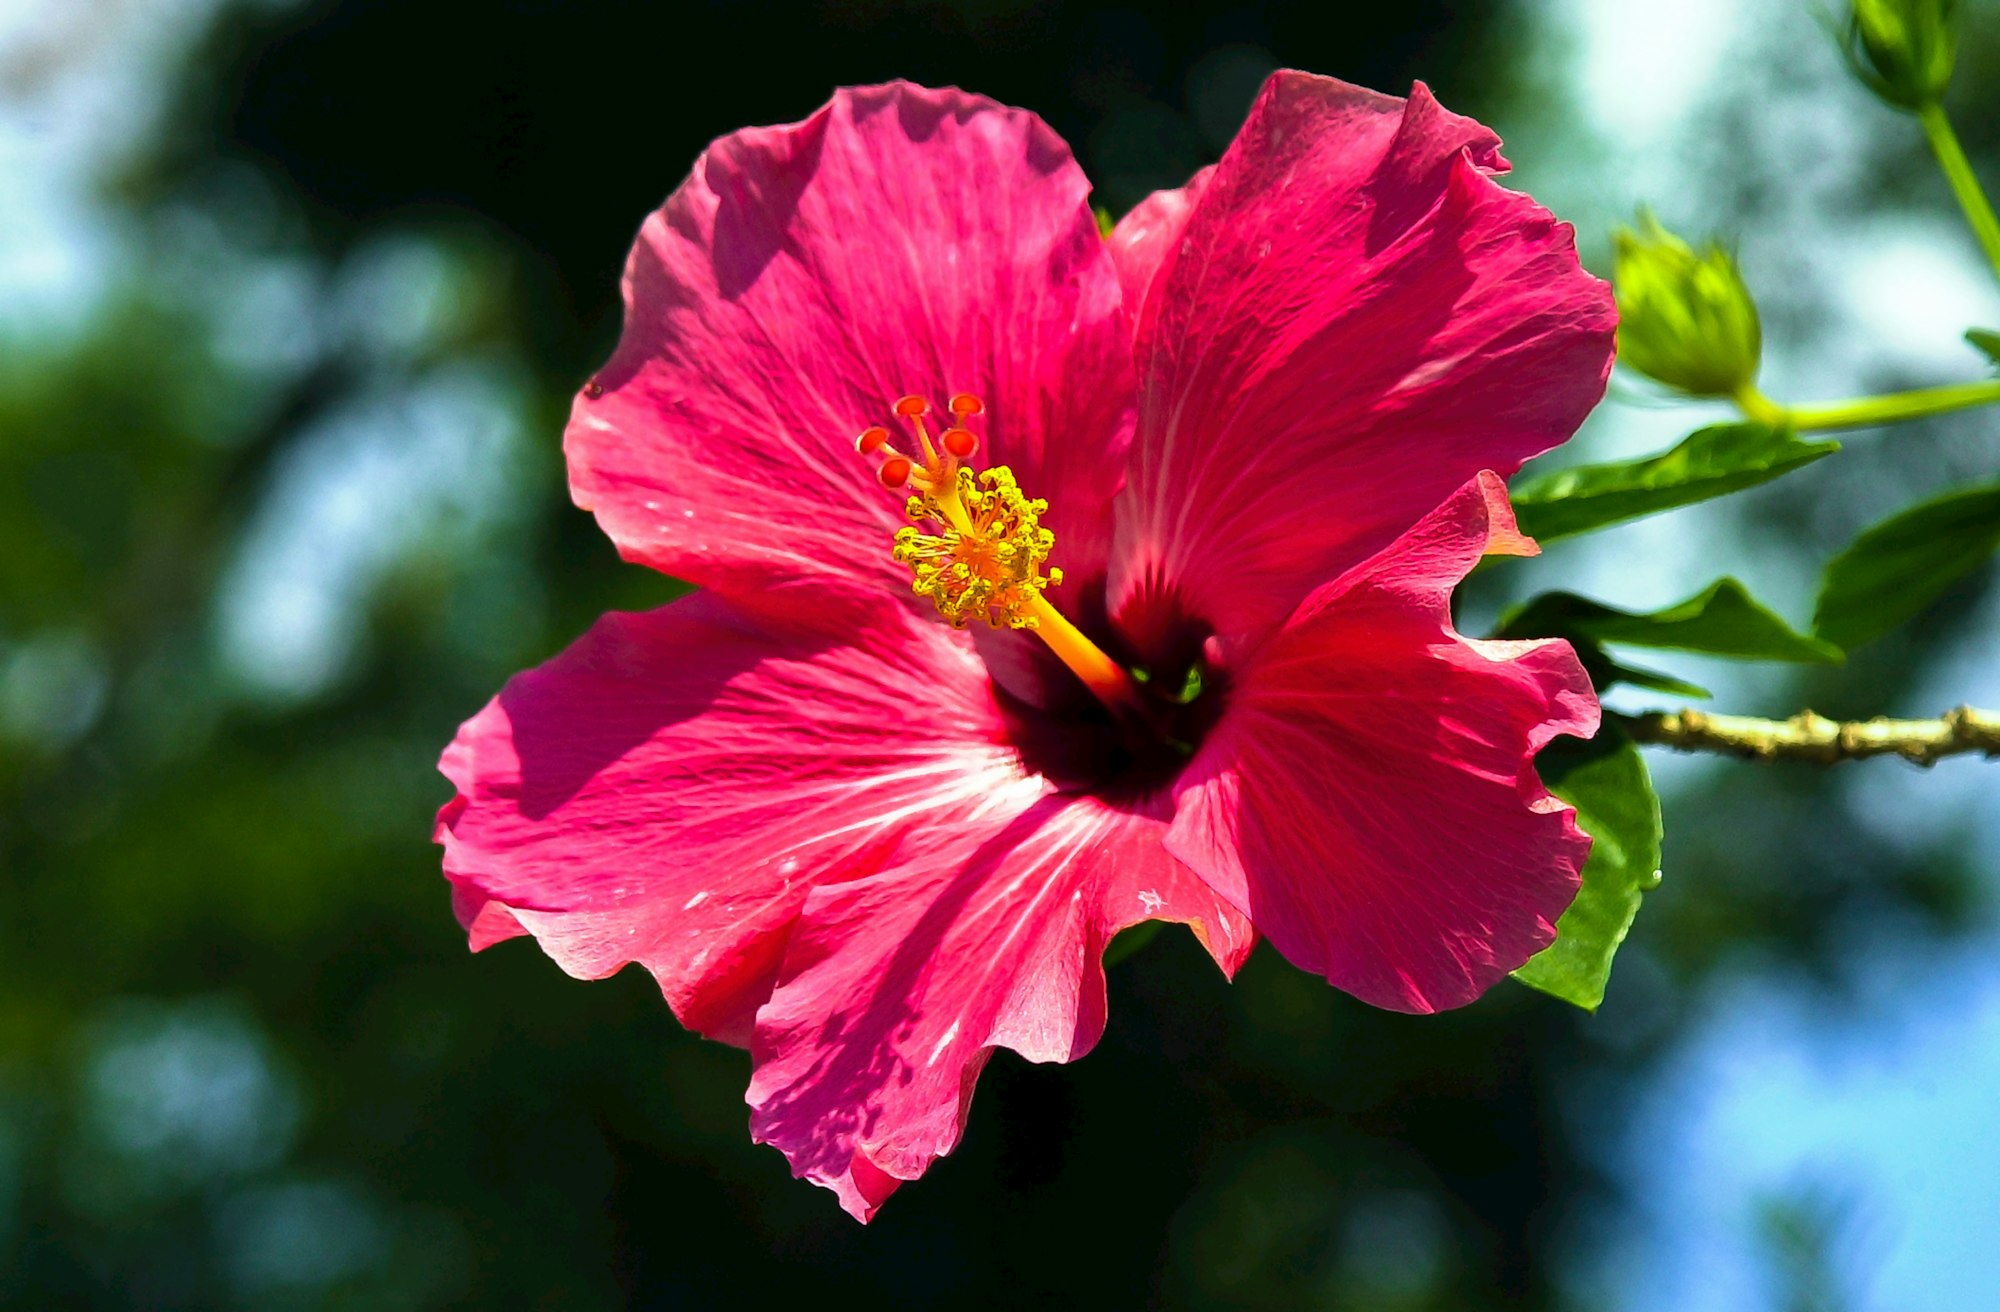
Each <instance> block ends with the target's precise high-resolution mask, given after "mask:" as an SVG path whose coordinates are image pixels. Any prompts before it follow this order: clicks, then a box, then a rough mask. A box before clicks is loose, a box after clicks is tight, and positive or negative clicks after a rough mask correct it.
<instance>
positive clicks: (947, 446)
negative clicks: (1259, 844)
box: [855, 395, 1148, 720]
mask: <svg viewBox="0 0 2000 1312" xmlns="http://www.w3.org/2000/svg"><path fill="white" fill-rule="evenodd" d="M895 408H896V413H897V414H898V415H900V416H902V417H903V418H904V419H906V420H908V421H909V422H910V424H911V426H912V427H913V428H914V429H915V431H916V436H917V451H916V452H915V453H913V454H911V455H904V454H903V453H902V452H900V451H898V450H896V449H895V448H894V447H893V446H891V445H889V431H888V430H887V429H886V428H870V429H868V430H867V431H866V432H864V433H862V434H861V436H860V438H859V439H858V440H857V441H856V443H855V447H856V449H857V450H859V451H860V452H861V453H862V454H863V455H866V456H875V455H880V456H882V457H884V458H883V461H882V464H881V467H880V468H879V470H878V471H877V476H878V477H879V478H880V479H881V481H882V484H883V486H885V487H888V488H893V489H900V488H904V487H907V488H909V489H910V493H911V495H910V499H909V502H908V504H907V505H906V507H905V512H906V513H907V514H908V515H909V517H910V520H911V523H910V525H909V526H908V527H906V528H903V529H900V530H898V531H897V533H896V545H895V549H894V553H893V554H894V556H895V558H896V559H897V560H898V561H901V562H902V563H903V564H906V565H908V566H909V567H910V571H911V574H912V576H913V577H912V580H911V583H910V587H911V589H912V590H913V591H915V592H916V594H917V595H918V596H920V597H926V598H928V599H929V600H930V601H931V603H932V604H933V605H935V606H936V607H937V608H938V613H939V614H940V615H942V616H944V618H945V619H946V620H948V621H950V622H951V624H952V625H954V626H955V627H959V628H963V627H964V626H965V625H966V624H968V623H970V622H972V621H973V620H983V621H984V622H985V623H986V624H988V625H990V626H991V627H993V628H996V629H998V628H1010V629H1028V630H1031V631H1033V632H1034V633H1035V634H1036V635H1037V636H1039V637H1040V638H1041V639H1042V641H1043V642H1045V643H1047V644H1048V647H1049V650H1050V651H1052V652H1054V653H1055V654H1056V656H1057V657H1058V658H1059V659H1060V660H1061V661H1062V663H1063V664H1064V665H1066V666H1068V667H1069V668H1070V670H1071V671H1073V672H1074V673H1075V674H1076V677H1077V678H1079V679H1082V680H1083V682H1084V685H1085V686H1086V687H1088V688H1089V689H1090V690H1091V692H1092V693H1094V694H1096V696H1097V698H1098V700H1100V701H1102V702H1103V703H1104V704H1105V705H1106V706H1108V707H1110V708H1111V710H1113V711H1114V712H1116V713H1118V714H1119V715H1121V716H1126V717H1136V718H1138V719H1140V720H1144V719H1146V718H1147V717H1148V713H1147V709H1146V704H1145V702H1144V701H1143V699H1142V698H1141V697H1140V695H1139V688H1138V685H1137V684H1136V683H1134V682H1133V679H1132V676H1131V675H1130V674H1128V673H1127V672H1126V671H1125V669H1124V667H1123V666H1121V665H1119V664H1118V662H1116V661H1114V660H1112V659H1111V658H1110V657H1109V656H1107V655H1105V654H1104V652H1103V650H1102V649H1101V648H1099V647H1098V646H1097V644H1096V643H1094V642H1092V641H1091V640H1090V639H1089V638H1087V637H1085V636H1084V635H1083V632H1082V631H1081V630H1079V629H1078V628H1077V627H1076V625H1074V624H1072V623H1070V621H1069V619H1068V617H1067V616H1065V615H1064V614H1063V613H1062V612H1061V611H1059V610H1057V609H1056V608H1055V606H1053V605H1052V604H1051V603H1050V602H1049V600H1048V598H1047V597H1045V596H1043V595H1042V593H1043V590H1044V589H1046V588H1050V587H1054V586H1056V585H1058V584H1060V583H1061V582H1062V577H1063V576H1062V570H1060V569H1058V568H1054V567H1051V568H1049V569H1048V570H1047V571H1046V572H1044V569H1043V566H1044V564H1045V563H1046V562H1047V560H1048V557H1049V552H1050V550H1051V549H1052V548H1053V547H1054V546H1055V534H1053V533H1051V532H1050V531H1049V530H1048V529H1045V528H1043V527H1042V526H1041V517H1042V516H1043V515H1044V514H1046V513H1047V512H1048V508H1049V503H1048V502H1046V501H1043V500H1041V499H1039V498H1035V499H1030V498H1029V497H1027V496H1026V495H1024V494H1023V493H1022V491H1021V489H1020V487H1019V485H1018V484H1016V483H1015V481H1014V474H1013V471H1012V470H1010V469H1008V468H1007V467H1006V466H1005V465H996V466H995V467H993V468H991V469H986V470H981V471H979V472H977V473H975V472H974V471H973V470H971V469H970V468H967V467H966V465H965V463H964V462H966V461H967V460H969V459H971V457H972V456H973V454H974V453H975V452H977V451H978V449H979V439H978V438H976V437H975V436H974V435H973V434H972V432H971V430H970V429H968V428H966V427H965V421H966V420H968V419H970V418H971V417H972V416H974V415H977V414H979V413H981V412H982V411H983V410H984V409H985V407H984V406H983V405H981V404H980V401H979V399H978V398H977V397H974V396H965V395H960V396H954V397H953V398H952V399H951V415H952V419H953V424H952V426H951V427H950V428H947V429H945V430H944V431H943V432H942V433H940V434H938V437H937V441H936V442H935V443H933V442H932V440H931V435H930V432H929V430H928V429H927V428H925V426H924V416H925V415H926V414H927V413H929V411H930V405H929V404H928V403H927V402H926V401H924V400H923V398H921V397H914V396H906V397H904V398H903V399H902V400H900V401H898V402H896V407H895Z"/></svg>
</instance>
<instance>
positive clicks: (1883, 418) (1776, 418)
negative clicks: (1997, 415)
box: [1736, 378, 2000, 433]
mask: <svg viewBox="0 0 2000 1312" xmlns="http://www.w3.org/2000/svg"><path fill="white" fill-rule="evenodd" d="M1995 403H2000V378H1987V379H1982V380H1981V381H1979V382H1976V383H1952V384H1950V385H1949V386H1946V387H1924V388H1919V389H1918V390H1916V391H1914V392H1891V393H1889V394H1888V395H1887V396H1857V397H1855V398H1853V399H1852V400H1848V401H1827V402H1823V403H1821V404H1819V405H1798V406H1782V405H1779V404H1778V403H1777V402H1776V401H1773V400H1772V399H1771V398H1770V397H1768V396H1765V395H1764V394H1763V393H1762V392H1759V391H1758V390H1756V389H1755V388H1746V389H1744V391H1743V392H1741V393H1739V394H1738V395H1737V397H1736V404H1737V407H1738V408H1739V409H1741V410H1742V411H1743V413H1744V414H1745V415H1747V416H1749V417H1750V418H1751V419H1754V420H1756V421H1758V422H1759V423H1764V424H1770V425H1772V426H1774V427H1777V426H1782V425H1787V424H1789V425H1790V426H1791V427H1793V428H1796V429H1798V430H1799V431H1800V432H1805V433H1815V432H1826V431H1829V430H1831V429H1838V428H1872V427H1875V426H1876V425H1879V424H1899V423H1903V422H1905V421H1907V420H1911V419H1925V418H1928V417H1930V416H1931V415H1948V414H1950V413H1952V412H1953V411H1954V410H1971V409H1973V408H1974V407H1976V406H1982V405H1993V404H1995Z"/></svg>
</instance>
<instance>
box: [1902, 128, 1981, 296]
mask: <svg viewBox="0 0 2000 1312" xmlns="http://www.w3.org/2000/svg"><path fill="white" fill-rule="evenodd" d="M1917 119H1918V121H1919V122H1921V123H1922V124H1923V125H1924V135H1925V136H1927V137H1929V138H1930V141H1931V151H1932V153H1933V154H1935V155H1936V156H1937V161H1938V166H1939V167H1940V168H1942V169H1943V170H1944V176H1945V178H1946V180H1947V181H1949V182H1950V183H1951V190H1952V193H1953V194H1954V195H1956V196H1957V197H1958V205H1959V208H1960V209H1962V210H1964V211H1965V221H1966V222H1967V223H1970V224H1971V225H1972V231H1973V234H1974V235H1975V236H1977V237H1978V238H1979V244H1980V246H1982V247H1984V248H1985V251H1986V259H1987V261H1988V262H1989V263H1990V264H1992V266H1993V271H1994V272H1995V273H2000V218H1996V217H1995V216H1994V213H1993V203H1992V202H1991V201H1989V200H1987V199H1986V193H1985V192H1984V191H1982V190H1980V187H1979V179H1978V178H1977V177H1976V176H1974V174H1973V172H1972V161H1970V160H1968V159H1967V158H1966V157H1965V148H1964V147H1963V146H1961V145H1959V144H1958V134H1957V133H1956V132H1954V131H1952V128H1951V120H1950V119H1949V118H1947V117H1946V116H1945V112H1944V106H1943V105H1940V104H1939V103H1937V102H1936V101H1932V102H1931V103H1930V104H1928V105H1925V106H1923V107H1922V108H1920V109H1919V110H1917Z"/></svg>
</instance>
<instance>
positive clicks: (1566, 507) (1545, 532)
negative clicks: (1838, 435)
mask: <svg viewBox="0 0 2000 1312" xmlns="http://www.w3.org/2000/svg"><path fill="white" fill-rule="evenodd" d="M1839 449H1840V443H1838V442H1832V441H1820V442H1805V441H1801V440H1800V439H1799V438H1798V436H1797V435H1796V434H1795V433H1793V432H1792V430H1790V429H1789V428H1782V429H1781V428H1772V427H1770V426H1768V425H1766V424H1754V423H1743V424H1718V425H1716V426H1715V427H1713V428H1704V429H1702V430H1701V431H1700V432H1698V433H1695V434H1694V435H1693V436H1691V437H1689V438H1688V439H1687V440H1686V441H1684V442H1682V443H1681V444H1680V445H1679V446H1676V447H1674V448H1673V449H1672V450H1671V451H1666V452H1663V453H1661V454H1660V455H1656V456H1649V457H1647V458H1646V459H1644V460H1625V461H1620V462H1619V463H1617V464H1610V465H1581V466H1577V467H1575V468H1571V469H1557V470H1553V471H1551V472H1549V473H1546V474H1535V475H1533V476H1531V477H1528V478H1524V479H1520V480H1519V481H1517V482H1516V483H1515V485H1514V487H1513V488H1512V490H1511V496H1512V498H1513V502H1514V515H1515V518H1516V519H1517V520H1518V521H1519V522H1520V525H1521V531H1522V532H1523V533H1526V534H1527V535H1528V536H1529V537H1531V538H1535V539H1537V540H1538V541H1541V542H1550V541H1553V540H1555V539H1556V538H1566V537H1570V536H1572V535H1574V534H1577V533H1589V532H1592V531H1594V530H1596V529H1600V528H1604V527H1606V526H1607V525H1610V524H1617V523H1620V522H1622V521H1624V520H1628V519H1638V518H1639V517H1641V516H1643V515H1652V514H1657V513H1659V512H1660V511H1662V510H1672V509H1673V508H1674V507H1676V506H1687V505H1692V504H1694V503H1695V502H1697V501H1707V500H1709V499H1710V498H1712V497H1719V496H1723V495H1725V494H1727V493H1730V492H1740V491H1742V490H1743V489H1744V488H1746V487H1755V486H1757V484H1759V483H1766V482H1769V481H1770V480H1771V479H1774V478H1776V477H1778V476H1779V475H1780V474H1785V473H1789V472H1791V471H1792V470H1794V469H1797V468H1799V467H1800V466H1802V465H1809V464H1811V463H1812V462H1813V461H1815V460H1818V459H1819V458H1820V457H1821V456H1825V455H1831V454H1832V453H1833V452H1835V451H1838V450H1839Z"/></svg>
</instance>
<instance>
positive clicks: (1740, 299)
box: [1611, 209, 1764, 396]
mask: <svg viewBox="0 0 2000 1312" xmlns="http://www.w3.org/2000/svg"><path fill="white" fill-rule="evenodd" d="M1614 238H1615V240H1616V242H1617V260H1616V262H1615V264H1614V266H1613V268H1612V274H1611V280H1612V285H1613V287H1614V288H1615V290H1616V292H1617V296H1618V358H1619V359H1620V360H1622V361H1624V362H1625V363H1626V364H1627V365H1629V366H1631V367H1632V368H1634V369H1637V370H1638V371H1639V372H1640V373H1642V374H1645V375H1646V376H1647V377H1649V378H1655V379H1658V380H1659V381H1660V382H1663V383H1665V384H1666V385H1667V386H1669V387H1674V388H1678V389H1680V390H1681V391H1683V392H1686V393H1688V394H1689V395H1691V396H1735V395H1737V394H1738V393H1740V392H1741V391H1742V390H1743V389H1744V388H1747V387H1749V386H1750V385H1751V383H1752V382H1753V381H1754V380H1755V379H1756V377H1757V364H1758V361H1759V360H1760V359H1761V357H1762V355H1763V350H1764V332H1763V328H1762V327H1761V326H1760V325H1759V324H1758V322H1757V303H1756V302H1755V301H1753V300H1751V299H1750V289H1749V288H1747V287H1745V286H1744V285H1743V277H1742V275H1741V274H1739V273H1738V272H1737V271H1736V261H1735V259H1734V258H1733V257H1732V256H1731V255H1730V254H1729V252H1728V251H1726V250H1724V249H1722V247H1720V246H1718V245H1717V244H1716V243H1714V242H1708V243H1707V244H1705V245H1704V246H1703V247H1702V248H1701V249H1700V250H1699V251H1697V250H1695V249H1694V248H1693V247H1691V246H1689V245H1688V244H1687V243H1686V242H1684V241H1682V240H1681V239H1680V238H1679V237H1676V236H1675V235H1674V234H1673V233H1671V232H1668V231H1667V230H1666V229H1665V228H1663V227H1661V226H1660V221H1659V220H1658V219H1656V218H1654V217H1653V215H1652V212H1651V211H1650V210H1643V209H1642V210H1640V211H1639V226H1638V227H1637V228H1636V229H1633V228H1620V229H1619V230H1618V231H1617V232H1616V233H1615V234H1614Z"/></svg>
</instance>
